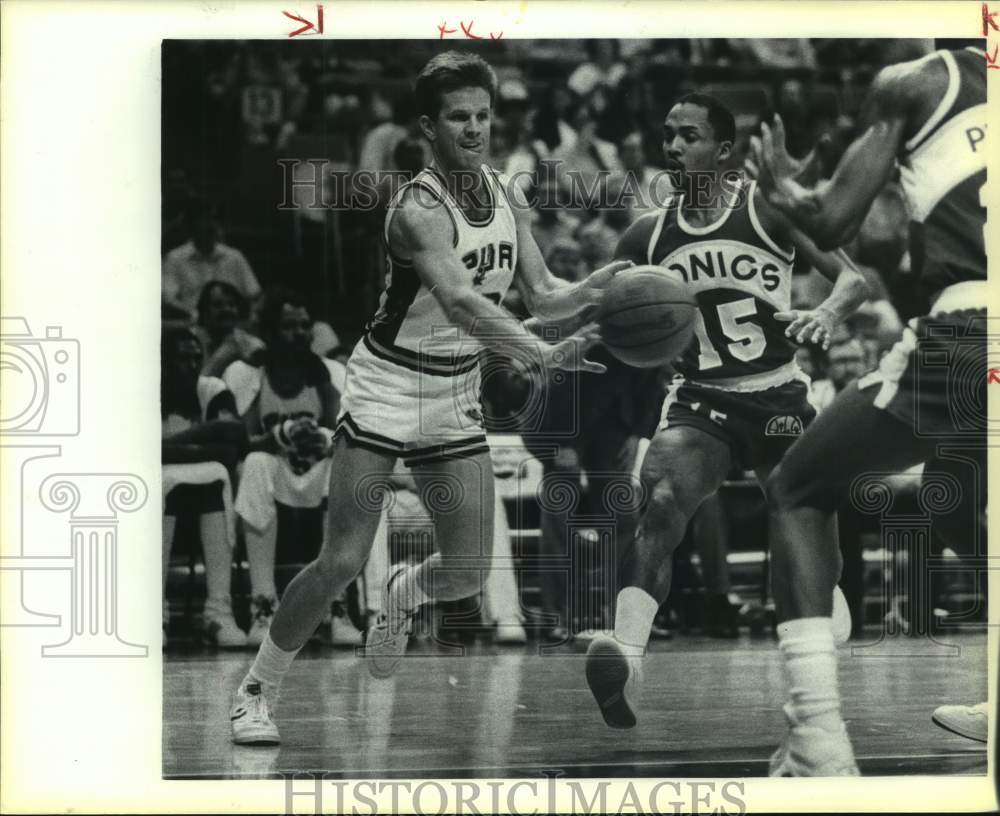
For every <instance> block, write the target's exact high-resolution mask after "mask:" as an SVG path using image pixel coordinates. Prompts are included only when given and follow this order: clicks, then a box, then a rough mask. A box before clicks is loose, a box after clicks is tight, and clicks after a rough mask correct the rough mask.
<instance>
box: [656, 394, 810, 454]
mask: <svg viewBox="0 0 1000 816" xmlns="http://www.w3.org/2000/svg"><path fill="white" fill-rule="evenodd" d="M808 394H809V386H808V384H807V382H806V381H805V380H804V379H795V380H792V381H791V382H787V383H785V384H783V385H779V386H775V387H774V388H767V389H764V390H762V391H731V390H723V389H721V388H712V387H710V386H705V385H700V384H698V383H693V382H689V381H687V380H685V379H684V378H683V377H682V376H680V375H678V376H676V377H675V378H674V381H673V382H672V383H671V385H670V388H669V389H668V390H667V397H666V399H665V400H664V401H663V411H662V413H661V415H660V424H659V426H658V428H657V432H661V431H664V430H666V429H668V428H673V427H677V426H681V425H687V426H690V427H694V428H698V429H700V430H702V431H704V432H705V433H708V434H711V435H713V436H715V437H717V438H719V439H721V440H722V441H723V442H725V443H726V444H728V445H729V447H730V450H731V451H732V454H733V459H734V460H735V462H736V463H738V464H739V466H740V467H742V468H743V469H745V470H752V469H753V468H756V467H759V466H761V465H769V464H770V465H773V464H775V463H777V462H778V460H779V459H781V457H782V456H783V455H784V453H785V451H786V450H788V448H789V446H790V445H791V444H792V443H793V442H794V441H795V440H796V439H798V438H799V437H800V436H801V435H802V433H803V431H805V429H806V428H807V427H808V426H809V423H810V422H812V421H813V419H814V418H815V417H816V410H815V409H814V408H813V407H812V405H811V403H810V402H809V399H808Z"/></svg>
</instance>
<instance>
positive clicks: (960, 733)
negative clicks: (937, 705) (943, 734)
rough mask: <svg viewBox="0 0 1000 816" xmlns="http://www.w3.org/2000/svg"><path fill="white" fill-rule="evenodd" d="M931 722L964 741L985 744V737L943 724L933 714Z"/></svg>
mask: <svg viewBox="0 0 1000 816" xmlns="http://www.w3.org/2000/svg"><path fill="white" fill-rule="evenodd" d="M931 720H932V721H933V722H934V724H935V725H936V726H938V727H939V728H943V729H944V730H945V731H951V733H952V734H958V736H960V737H965V738H966V739H970V740H975V741H976V742H986V736H987V735H985V734H981V733H979V732H976V733H972V732H971V731H969V730H967V729H965V728H962V727H961V726H955V725H952V724H950V723H948V722H945V720H943V719H941V718H939V717H937V716H936V715H934V714H931Z"/></svg>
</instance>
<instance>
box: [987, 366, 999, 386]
mask: <svg viewBox="0 0 1000 816" xmlns="http://www.w3.org/2000/svg"><path fill="white" fill-rule="evenodd" d="M993 383H1000V368H991V369H990V371H989V374H987V376H986V384H987V385H993Z"/></svg>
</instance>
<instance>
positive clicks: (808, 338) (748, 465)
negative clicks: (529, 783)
mask: <svg viewBox="0 0 1000 816" xmlns="http://www.w3.org/2000/svg"><path fill="white" fill-rule="evenodd" d="M735 131H736V128H735V122H734V120H733V115H732V113H730V111H729V110H728V109H726V108H725V107H724V106H723V105H722V104H721V103H720V102H719V101H718V100H716V99H714V98H713V97H711V96H706V95H704V94H689V95H688V96H685V97H683V98H681V99H680V100H678V101H677V103H676V104H675V105H674V106H673V108H671V110H670V112H669V113H668V114H667V117H666V121H665V122H664V142H663V151H664V156H665V159H666V167H667V170H668V172H670V173H671V175H672V176H673V181H674V184H675V187H677V188H678V189H679V192H678V193H676V194H675V195H674V196H673V197H672V198H671V199H670V200H669V201H668V202H667V203H666V205H665V206H664V207H663V208H662V209H660V210H659V211H658V212H654V213H649V214H646V215H643V216H642V217H641V218H640V219H639V220H638V221H636V222H635V223H634V224H633V225H632V226H631V227H630V228H629V230H628V231H627V232H626V233H625V234H624V235H623V236H622V238H621V241H620V242H619V244H618V248H617V250H616V252H615V258H617V259H625V260H631V261H634V262H635V263H637V264H654V265H657V266H659V267H660V268H661V269H662V272H663V274H664V275H667V276H669V277H670V278H672V279H673V280H675V281H677V282H678V283H680V284H682V285H684V286H685V287H686V288H687V289H688V291H690V292H691V293H692V295H693V296H694V298H695V300H696V303H697V306H698V309H697V310H696V312H695V331H694V335H695V336H694V339H693V341H692V343H691V345H690V347H689V348H688V349H687V351H686V352H685V353H684V354H683V355H682V358H681V360H680V361H679V364H678V365H677V370H678V374H677V376H676V377H675V379H674V381H673V383H672V385H671V386H670V389H669V391H668V392H667V397H666V399H665V401H664V404H663V410H662V416H661V421H660V425H659V428H658V429H657V431H656V433H655V435H654V437H653V439H652V442H651V444H650V446H649V450H648V452H647V453H646V458H645V460H644V462H643V466H642V471H641V479H642V483H643V487H644V492H645V502H646V504H645V509H644V512H643V516H642V519H641V521H640V524H639V529H638V532H637V534H636V538H635V541H634V543H633V545H632V548H631V550H630V551H628V552H627V553H626V555H625V558H624V562H623V564H622V572H623V576H622V577H623V587H624V588H623V589H621V591H620V592H619V593H618V598H617V603H616V618H615V629H614V637H613V638H610V637H601V638H596V639H595V640H593V641H592V642H591V645H590V648H589V649H588V652H587V662H586V674H587V682H588V683H589V685H590V688H591V691H592V692H593V694H594V697H595V698H596V700H597V703H598V705H599V706H600V709H601V713H602V715H603V716H604V720H605V722H606V723H607V724H608V725H610V726H612V727H616V728H631V727H632V726H634V725H635V722H636V718H635V711H634V707H633V702H634V701H633V700H631V699H629V698H630V696H631V695H633V694H634V693H635V692H636V691H637V685H638V682H639V674H640V669H641V660H640V659H639V658H640V657H641V656H642V654H643V653H644V651H645V648H646V644H647V641H648V639H649V633H650V628H651V626H652V623H653V618H654V616H655V615H656V613H657V610H658V609H659V607H660V604H662V603H663V601H664V600H665V599H666V596H667V594H668V592H669V589H670V578H671V566H672V556H673V553H674V550H675V549H676V548H677V546H678V545H679V544H680V542H681V539H682V538H683V536H684V532H685V530H686V528H687V526H688V522H689V521H690V520H691V517H692V515H693V514H694V512H695V510H697V509H698V506H699V505H700V504H701V503H702V501H703V500H704V499H705V498H706V497H708V496H709V495H711V494H712V493H714V492H715V491H716V490H717V489H718V488H719V486H720V485H721V484H722V482H723V480H724V479H725V478H726V475H727V473H728V472H729V470H730V469H731V467H732V466H733V464H734V463H738V464H739V465H740V466H741V467H742V468H745V469H752V470H754V471H755V473H756V475H757V478H758V479H759V481H760V483H761V484H764V482H765V480H766V479H767V477H768V476H769V474H770V472H771V469H772V468H773V467H774V466H775V464H776V463H777V461H778V459H780V457H781V456H782V454H783V453H784V452H785V450H786V449H787V448H788V446H789V445H790V444H791V443H792V441H793V440H794V439H795V438H796V437H797V436H798V435H799V434H801V433H802V431H803V429H804V428H805V427H806V426H807V425H808V424H809V422H810V421H811V420H812V418H813V417H814V416H815V411H814V409H813V408H812V406H811V405H810V403H809V401H808V399H807V393H808V382H809V380H808V378H807V376H806V375H805V374H804V373H803V372H802V371H801V369H799V367H798V365H797V363H796V362H795V349H796V343H804V342H805V343H818V344H820V345H822V346H824V347H826V346H828V345H829V342H830V336H831V333H832V331H833V329H834V327H835V326H836V324H837V323H838V322H840V321H841V320H843V319H844V318H845V317H846V316H847V315H849V314H851V313H852V312H853V311H854V310H855V309H856V308H857V307H858V306H859V305H860V304H861V302H862V301H863V299H864V297H865V294H866V286H865V283H864V280H863V278H862V276H861V275H860V273H859V272H858V271H857V270H856V269H854V267H853V266H852V265H851V263H850V261H848V260H847V258H846V256H844V255H843V254H842V253H838V254H827V253H823V252H820V251H819V250H818V249H817V248H816V247H815V246H814V245H813V243H812V242H811V241H810V240H809V239H808V238H806V237H805V235H804V234H803V233H802V232H801V231H800V230H798V229H796V228H795V227H794V226H793V225H792V224H791V222H790V221H789V220H788V219H787V218H786V217H785V216H783V215H781V213H779V212H778V211H777V210H775V208H774V207H772V206H771V205H769V204H768V203H767V202H766V201H764V200H763V197H762V195H761V194H760V193H759V192H758V191H757V190H756V185H755V183H754V182H752V181H746V180H744V179H743V178H742V174H740V173H737V172H732V171H730V172H725V170H724V168H725V166H726V162H727V161H728V160H729V158H730V154H731V151H732V146H733V141H734V139H735V136H736V132H735ZM796 253H799V254H801V255H802V256H804V259H805V260H806V261H807V262H808V263H809V264H811V265H812V266H814V267H816V268H817V269H818V270H819V271H820V272H821V273H822V274H823V275H825V276H826V277H828V278H829V279H831V280H832V281H834V285H833V288H832V290H831V292H830V295H829V297H828V298H827V299H826V300H825V301H824V302H822V303H821V304H819V305H818V306H817V307H816V308H815V309H812V310H808V311H794V310H792V309H790V304H791V287H792V264H793V262H794V260H795V255H796ZM831 593H832V588H831V589H830V590H829V591H828V592H827V596H828V597H827V600H829V597H830V595H831Z"/></svg>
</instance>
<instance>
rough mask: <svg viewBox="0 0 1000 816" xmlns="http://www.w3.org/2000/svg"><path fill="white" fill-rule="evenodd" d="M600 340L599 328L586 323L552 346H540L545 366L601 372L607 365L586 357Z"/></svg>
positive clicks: (548, 367) (594, 324)
mask: <svg viewBox="0 0 1000 816" xmlns="http://www.w3.org/2000/svg"><path fill="white" fill-rule="evenodd" d="M600 342H601V333H600V328H599V327H598V325H597V324H596V323H588V324H587V325H586V326H584V327H583V328H581V329H580V330H579V331H578V332H576V333H574V334H571V335H570V336H569V337H567V338H566V339H565V340H562V341H560V342H558V343H556V344H555V345H552V346H543V347H542V359H543V362H544V365H545V368H546V370H552V369H562V370H563V371H587V372H589V373H591V374H603V373H604V372H605V371H607V370H608V368H607V366H605V365H602V364H601V363H595V362H594V361H593V360H588V359H587V352H588V351H590V349H592V348H593V347H594V346H596V345H597V344H598V343H600Z"/></svg>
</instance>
